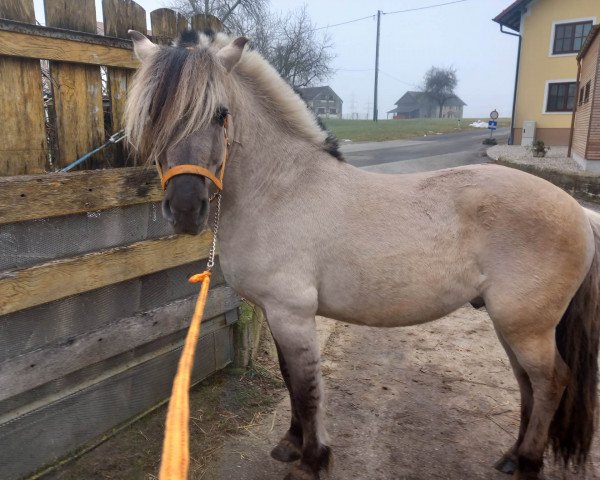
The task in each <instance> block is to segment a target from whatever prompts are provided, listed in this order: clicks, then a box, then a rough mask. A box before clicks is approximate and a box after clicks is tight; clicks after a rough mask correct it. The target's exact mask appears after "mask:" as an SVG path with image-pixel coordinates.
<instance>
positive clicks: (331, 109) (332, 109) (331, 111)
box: [329, 108, 337, 115]
mask: <svg viewBox="0 0 600 480" xmlns="http://www.w3.org/2000/svg"><path fill="white" fill-rule="evenodd" d="M329 114H330V115H337V108H330V109H329Z"/></svg>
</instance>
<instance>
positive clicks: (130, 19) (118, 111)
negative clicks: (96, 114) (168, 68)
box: [102, 0, 147, 167]
mask: <svg viewBox="0 0 600 480" xmlns="http://www.w3.org/2000/svg"><path fill="white" fill-rule="evenodd" d="M102 12H103V19H104V35H108V36H110V37H119V38H127V39H128V38H129V35H128V33H127V31H128V30H129V29H132V30H138V31H139V32H141V33H143V34H144V35H146V34H147V28H146V11H145V10H144V9H143V8H142V7H140V6H139V5H138V4H137V3H135V2H134V1H132V0H102ZM107 75H108V91H109V95H110V109H111V119H112V125H111V129H110V131H109V132H108V133H110V134H112V133H115V132H118V131H119V130H121V129H123V127H124V126H125V125H124V123H123V114H124V113H125V100H126V96H127V89H128V87H129V85H130V82H131V79H132V77H133V72H132V71H131V70H127V69H123V68H112V67H110V68H108V71H107ZM112 148H113V150H112V152H108V154H109V155H111V158H112V161H111V162H110V164H111V165H112V166H114V167H121V166H125V165H126V164H128V165H130V166H134V165H137V163H138V162H137V160H138V159H137V158H136V157H135V156H134V153H133V152H131V158H130V161H129V162H128V161H127V159H126V158H125V155H126V152H125V149H124V148H123V144H122V143H119V144H117V145H115V146H113V147H112Z"/></svg>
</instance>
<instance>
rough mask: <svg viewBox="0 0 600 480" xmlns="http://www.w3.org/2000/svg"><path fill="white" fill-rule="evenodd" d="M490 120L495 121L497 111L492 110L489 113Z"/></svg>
mask: <svg viewBox="0 0 600 480" xmlns="http://www.w3.org/2000/svg"><path fill="white" fill-rule="evenodd" d="M490 118H491V119H492V120H496V119H497V118H498V110H493V111H492V112H491V113H490Z"/></svg>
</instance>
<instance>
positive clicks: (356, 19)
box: [313, 0, 468, 32]
mask: <svg viewBox="0 0 600 480" xmlns="http://www.w3.org/2000/svg"><path fill="white" fill-rule="evenodd" d="M467 1H468V0H454V1H453V2H446V3H438V4H436V5H427V6H426V7H417V8H408V9H406V10H396V11H394V12H381V14H382V15H395V14H396V13H407V12H416V11H417V10H427V9H429V8H436V7H443V6H445V5H452V4H454V3H463V2H467ZM376 16H377V14H374V15H368V16H366V17H360V18H355V19H354V20H348V21H346V22H341V23H334V24H333V25H326V26H324V27H318V28H315V29H313V32H316V31H317V30H323V29H325V28H333V27H339V26H340V25H348V24H349V23H354V22H360V21H362V20H366V19H367V18H375V17H376Z"/></svg>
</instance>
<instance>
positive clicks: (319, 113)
mask: <svg viewBox="0 0 600 480" xmlns="http://www.w3.org/2000/svg"><path fill="white" fill-rule="evenodd" d="M317 114H318V115H325V108H324V107H319V108H317Z"/></svg>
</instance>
